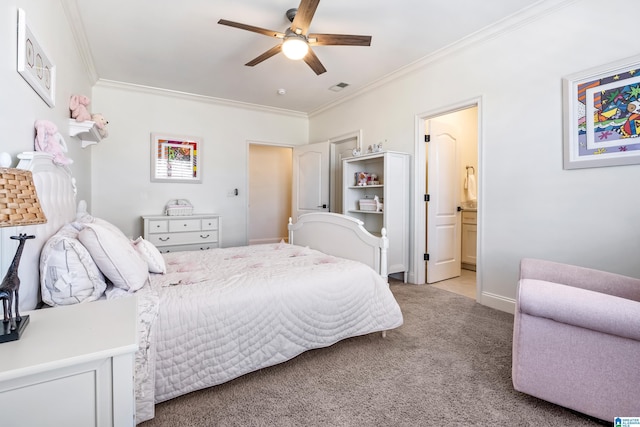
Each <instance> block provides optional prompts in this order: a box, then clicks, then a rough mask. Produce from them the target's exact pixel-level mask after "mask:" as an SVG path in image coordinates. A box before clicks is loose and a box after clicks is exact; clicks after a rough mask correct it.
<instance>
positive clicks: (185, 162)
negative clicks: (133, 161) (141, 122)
mask: <svg viewBox="0 0 640 427" xmlns="http://www.w3.org/2000/svg"><path fill="white" fill-rule="evenodd" d="M201 158H202V139H201V138H193V137H187V136H176V135H166V134H161V133H152V134H151V182H183V183H195V184H199V183H201V182H202V167H201V161H200V159H201Z"/></svg>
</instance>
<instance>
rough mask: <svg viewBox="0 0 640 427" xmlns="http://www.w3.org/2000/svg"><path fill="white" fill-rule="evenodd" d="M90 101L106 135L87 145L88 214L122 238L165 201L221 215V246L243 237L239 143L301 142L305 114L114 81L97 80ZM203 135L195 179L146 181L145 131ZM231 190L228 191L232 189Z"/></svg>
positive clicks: (243, 146) (243, 173) (138, 230)
mask: <svg viewBox="0 0 640 427" xmlns="http://www.w3.org/2000/svg"><path fill="white" fill-rule="evenodd" d="M93 96H94V106H95V108H97V109H99V110H100V111H103V112H104V114H105V116H108V119H109V138H107V139H105V140H104V141H103V142H101V143H100V144H98V145H96V146H94V147H93V148H92V156H93V158H92V163H93V167H92V175H93V177H92V187H93V192H92V194H93V198H92V213H93V214H94V215H96V216H98V217H102V218H104V219H106V220H108V221H111V222H113V223H114V224H115V225H117V226H118V227H120V228H121V229H122V231H123V232H124V233H125V234H126V235H127V236H130V237H133V238H136V237H137V236H139V235H142V231H143V230H142V220H141V219H140V216H141V215H159V214H162V213H163V208H164V206H165V204H166V203H167V201H169V200H170V199H178V198H182V199H188V200H190V201H191V203H192V204H193V205H194V213H217V214H220V215H222V246H223V247H229V246H240V245H245V244H246V243H247V239H248V236H247V212H246V211H247V194H246V193H247V191H246V190H247V187H248V183H247V165H248V162H247V156H248V152H247V150H248V148H247V147H248V144H247V141H264V142H272V143H277V144H283V145H302V144H306V143H307V141H308V118H307V116H306V115H302V114H294V113H292V114H288V113H283V112H277V111H269V110H268V109H261V108H251V107H244V108H243V107H242V106H240V105H233V103H232V102H221V101H220V100H215V99H208V98H206V97H196V96H192V95H189V94H181V93H176V92H170V91H163V90H159V89H150V88H140V87H136V86H134V85H126V84H121V83H115V82H100V81H99V82H98V83H97V84H96V86H95V87H94V88H93ZM152 132H163V133H167V134H172V135H184V136H194V137H200V138H202V139H203V150H202V159H201V162H202V163H201V166H202V183H201V184H189V183H158V182H151V180H150V156H151V151H150V150H151V148H150V146H151V142H150V138H151V133H152ZM236 188H237V189H238V190H239V192H238V195H237V196H235V195H233V196H229V193H230V192H232V193H233V190H234V189H236Z"/></svg>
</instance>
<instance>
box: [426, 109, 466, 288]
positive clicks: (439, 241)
mask: <svg viewBox="0 0 640 427" xmlns="http://www.w3.org/2000/svg"><path fill="white" fill-rule="evenodd" d="M426 125H427V134H428V135H430V136H431V140H430V142H428V143H427V194H429V198H430V199H429V202H428V203H427V245H426V246H427V253H428V254H429V260H428V261H427V283H434V282H439V281H441V280H445V279H450V278H452V277H457V276H460V269H461V262H460V246H461V235H460V212H459V211H458V206H459V205H460V200H459V199H460V195H459V192H460V190H459V189H460V182H459V174H458V170H459V162H460V160H459V150H458V139H457V137H456V135H455V129H454V128H453V127H452V126H450V125H448V124H445V123H441V122H438V121H436V120H429V121H427V122H426Z"/></svg>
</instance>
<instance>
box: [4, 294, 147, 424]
mask: <svg viewBox="0 0 640 427" xmlns="http://www.w3.org/2000/svg"><path fill="white" fill-rule="evenodd" d="M24 314H29V316H30V322H29V326H28V327H27V329H26V330H25V331H24V333H23V334H22V337H21V338H20V340H18V341H11V342H7V343H3V344H0V423H1V424H2V425H3V426H45V425H47V426H65V427H72V426H78V427H87V426H134V425H135V397H134V381H133V372H134V363H135V361H134V355H135V351H136V350H137V348H138V343H137V332H136V330H137V328H136V322H137V305H136V297H135V296H131V297H126V298H120V299H114V300H108V301H107V300H101V301H95V302H89V303H84V304H77V305H70V306H65V307H55V308H43V309H40V310H34V311H30V312H28V313H24Z"/></svg>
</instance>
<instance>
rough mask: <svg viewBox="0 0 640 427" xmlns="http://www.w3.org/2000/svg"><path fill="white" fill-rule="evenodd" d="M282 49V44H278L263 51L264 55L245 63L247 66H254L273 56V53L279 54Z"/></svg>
mask: <svg viewBox="0 0 640 427" xmlns="http://www.w3.org/2000/svg"><path fill="white" fill-rule="evenodd" d="M281 50H282V44H277V45H275V46H274V47H272V48H271V49H269V50H268V51H266V52H265V53H263V54H262V55H260V56H258V57H256V58H254V59H252V60H251V61H249V62H247V63H246V64H244V65H246V66H247V67H253V66H254V65H258V64H259V63H261V62H262V61H264V60H266V59H269V58H271V57H272V56H273V55H277V54H278V53H280V51H281Z"/></svg>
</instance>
